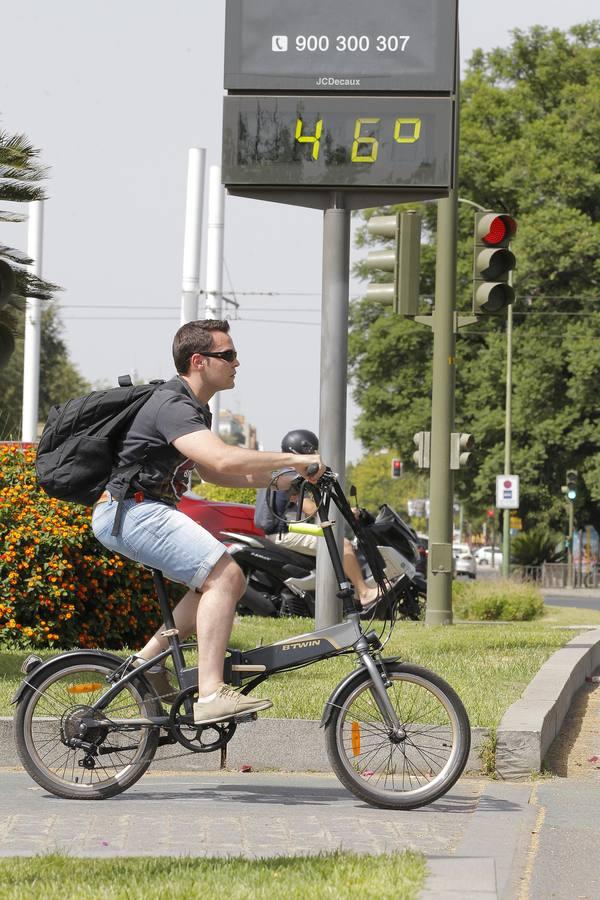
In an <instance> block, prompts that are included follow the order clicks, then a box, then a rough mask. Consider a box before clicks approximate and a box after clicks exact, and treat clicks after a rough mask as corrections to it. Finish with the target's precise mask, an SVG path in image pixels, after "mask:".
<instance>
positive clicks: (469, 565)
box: [452, 544, 477, 578]
mask: <svg viewBox="0 0 600 900" xmlns="http://www.w3.org/2000/svg"><path fill="white" fill-rule="evenodd" d="M452 555H453V557H454V572H455V574H456V575H466V576H467V577H468V578H475V577H476V576H477V563H476V562H475V557H474V556H473V554H472V553H471V548H470V547H469V545H468V544H453V545H452Z"/></svg>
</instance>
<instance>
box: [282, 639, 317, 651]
mask: <svg viewBox="0 0 600 900" xmlns="http://www.w3.org/2000/svg"><path fill="white" fill-rule="evenodd" d="M320 646H321V641H296V642H295V643H294V644H282V646H281V649H282V650H302V649H303V648H304V647H320Z"/></svg>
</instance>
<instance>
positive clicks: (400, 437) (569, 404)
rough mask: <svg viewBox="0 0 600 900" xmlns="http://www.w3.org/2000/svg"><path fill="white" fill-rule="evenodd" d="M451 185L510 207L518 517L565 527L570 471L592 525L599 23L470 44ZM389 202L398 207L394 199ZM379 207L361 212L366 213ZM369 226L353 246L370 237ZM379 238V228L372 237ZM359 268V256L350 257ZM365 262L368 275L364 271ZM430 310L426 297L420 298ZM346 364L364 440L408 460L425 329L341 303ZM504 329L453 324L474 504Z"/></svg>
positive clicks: (499, 464)
mask: <svg viewBox="0 0 600 900" xmlns="http://www.w3.org/2000/svg"><path fill="white" fill-rule="evenodd" d="M461 91H462V94H461V129H460V156H459V196H460V197H461V198H466V199H469V200H472V201H474V202H476V203H478V204H480V205H482V206H484V207H486V208H488V209H492V210H497V211H505V212H508V213H510V214H512V215H514V216H515V217H516V218H517V220H518V224H519V230H518V234H517V236H516V239H515V240H514V243H513V250H514V252H515V255H516V257H517V271H516V272H515V278H514V284H515V289H516V293H517V300H516V302H515V304H514V307H513V310H514V333H513V427H512V451H513V454H512V455H513V465H512V469H513V473H514V474H519V475H520V476H521V508H520V514H521V515H522V516H523V517H524V518H525V522H526V526H529V527H532V526H534V525H536V524H542V525H546V526H549V527H552V528H559V529H562V528H563V526H564V518H565V512H564V500H563V498H562V495H561V491H560V488H561V485H562V484H564V480H565V474H566V471H567V469H571V468H572V469H576V470H577V471H578V473H579V476H580V490H579V496H578V501H577V508H576V518H577V520H578V522H579V523H581V524H583V523H584V522H587V523H591V524H594V525H595V526H596V528H598V527H599V526H600V504H599V501H600V404H599V403H598V392H597V388H596V385H597V381H598V372H599V371H600V340H599V338H600V255H599V254H598V247H599V246H600V22H591V23H588V24H585V25H579V26H576V27H573V28H571V29H570V30H569V31H567V32H563V31H560V30H558V29H546V28H542V27H535V28H532V29H531V30H530V31H528V32H522V31H518V30H517V31H514V32H513V34H512V42H511V44H510V46H509V47H507V48H503V49H496V50H493V51H492V52H489V53H484V52H483V51H476V52H475V53H474V54H473V56H472V58H471V60H470V62H469V65H468V68H467V73H466V76H465V78H464V79H463V83H462V87H461ZM394 209H396V208H394ZM374 212H378V213H379V212H381V211H380V210H377V211H376V210H367V211H365V213H364V216H365V218H369V217H370V215H372V214H373V213H374ZM423 212H424V216H425V222H426V227H427V242H426V243H425V245H424V247H423V255H422V280H421V295H422V297H425V298H427V297H432V295H433V281H434V264H435V205H434V204H424V206H423ZM371 240H372V239H370V238H369V237H368V236H367V234H366V227H365V228H363V230H362V232H361V233H360V236H359V243H363V244H366V243H368V242H370V241H371ZM380 241H381V239H378V242H380ZM472 260H473V209H472V208H471V207H467V206H466V205H462V204H461V206H460V213H459V250H458V260H457V267H458V293H457V306H458V308H459V310H461V311H463V312H470V310H471V289H472ZM359 271H360V267H359ZM363 274H364V272H363ZM423 311H425V310H423ZM350 362H351V372H352V376H353V384H354V394H355V398H356V400H357V402H358V404H359V406H360V408H361V414H360V416H359V420H358V427H357V433H358V436H359V437H360V438H361V440H362V441H363V443H364V444H365V446H366V447H367V448H368V449H369V450H379V449H381V448H384V447H389V448H394V450H395V451H396V452H397V453H398V454H399V455H401V456H402V458H403V459H405V460H409V459H411V457H412V450H413V449H414V448H413V444H412V435H413V433H414V432H416V431H420V430H424V429H428V428H429V427H430V416H431V400H430V396H431V363H432V335H431V332H430V331H429V329H426V328H424V327H422V326H421V325H418V324H415V323H414V322H412V321H411V320H406V319H402V318H400V317H398V316H394V315H393V314H392V313H389V312H385V311H384V309H383V308H382V307H381V306H380V305H378V304H376V303H373V302H372V301H369V302H367V301H366V300H361V301H358V302H356V303H354V304H353V305H352V312H351V332H350ZM505 368H506V332H505V321H504V319H503V318H502V317H492V316H480V317H479V319H478V322H477V324H476V325H474V326H471V327H469V328H467V329H463V330H462V331H461V332H460V334H459V336H458V337H457V384H456V430H457V431H468V432H472V433H473V434H474V435H475V438H476V441H477V451H476V452H475V454H474V456H475V460H476V461H475V465H474V467H473V468H472V469H471V470H461V472H460V473H457V478H456V490H457V493H458V494H459V496H461V498H462V499H464V500H465V502H466V504H467V509H468V511H469V512H470V514H471V517H472V518H473V519H475V518H476V517H477V515H478V513H479V514H483V511H484V509H485V508H486V507H487V506H490V505H493V502H494V495H495V475H497V474H501V473H502V472H503V469H504V407H505V377H506V374H505Z"/></svg>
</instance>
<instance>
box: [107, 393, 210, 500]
mask: <svg viewBox="0 0 600 900" xmlns="http://www.w3.org/2000/svg"><path fill="white" fill-rule="evenodd" d="M211 421H212V416H211V413H210V410H209V408H208V406H204V405H203V404H202V403H200V402H199V401H198V400H197V399H196V397H195V396H194V394H193V393H192V390H191V388H190V387H189V385H188V384H187V383H186V382H185V381H184V380H183V379H182V378H180V377H179V376H176V377H175V378H172V379H171V380H170V381H167V382H165V384H164V385H163V386H162V387H160V388H158V389H157V390H156V391H155V392H154V394H153V395H152V396H151V397H150V399H149V400H148V401H147V402H146V403H145V404H144V406H142V408H141V409H140V411H139V412H138V414H137V415H136V416H135V418H134V420H133V422H132V423H131V425H130V427H129V430H128V431H127V433H126V434H125V437H124V438H123V440H122V442H121V445H120V447H119V450H118V453H117V467H120V466H130V465H131V464H133V463H136V462H138V461H140V460H143V466H142V469H141V470H140V472H139V473H138V474H137V475H136V476H135V478H134V479H133V480H132V482H131V487H130V490H129V491H128V495H131V494H133V493H135V492H136V491H143V493H144V494H145V495H147V496H149V497H153V498H155V499H156V500H163V501H164V502H165V503H169V504H172V505H174V504H175V503H176V502H177V500H178V499H179V498H180V497H181V495H182V494H183V493H184V492H185V491H187V490H188V489H189V485H190V478H191V472H192V469H193V468H194V465H195V463H194V462H192V460H191V459H187V457H185V456H184V455H183V454H182V453H180V452H179V450H176V449H175V447H174V446H173V444H172V442H173V441H174V440H176V439H177V438H178V437H181V436H182V435H184V434H191V432H193V431H204V430H210V426H211ZM124 480H126V478H125V476H121V475H120V473H119V471H118V468H114V469H113V471H112V474H111V477H110V481H109V482H108V484H107V485H106V488H107V490H109V491H110V492H111V493H112V494H116V495H117V496H118V495H119V493H120V490H121V489H122V487H123V482H124Z"/></svg>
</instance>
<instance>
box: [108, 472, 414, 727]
mask: <svg viewBox="0 0 600 900" xmlns="http://www.w3.org/2000/svg"><path fill="white" fill-rule="evenodd" d="M332 478H333V479H334V480H333V481H332V482H331V483H332V484H337V481H336V480H335V477H334V476H332ZM341 496H342V498H343V500H345V498H344V497H343V494H342V495H341ZM324 497H325V499H324V502H322V503H320V505H319V518H320V520H321V528H322V529H323V537H324V539H325V542H326V544H327V549H328V551H329V555H330V558H331V561H332V563H333V567H334V570H335V574H336V579H337V582H338V585H339V589H340V590H339V592H338V597H340V599H341V600H342V604H343V610H344V614H345V616H344V621H343V622H342V623H340V624H338V625H330V626H329V627H327V628H321V629H318V630H316V631H311V632H307V633H305V634H300V635H295V636H293V637H290V638H286V639H284V640H282V641H276V642H275V643H273V644H267V645H265V646H260V647H255V648H253V649H251V650H234V649H229V650H228V655H227V656H226V658H225V667H224V678H225V681H226V682H227V683H229V684H232V685H234V686H236V687H239V686H240V685H241V684H242V682H243V681H244V679H251V680H250V681H249V683H247V684H246V685H245V686H244V687H243V689H242V690H243V692H244V693H246V692H249V691H250V690H252V688H254V687H255V686H256V685H258V684H260V683H261V682H262V681H264V680H265V679H266V678H268V677H269V676H270V675H273V674H275V673H277V672H285V671H289V670H292V669H295V668H299V667H303V666H306V665H310V664H312V663H315V662H319V661H321V660H324V659H329V658H330V657H333V656H340V655H343V654H347V653H352V652H354V653H356V654H357V655H358V657H359V659H360V661H361V663H362V665H363V667H364V668H365V669H366V670H367V671H368V672H369V675H370V676H371V679H372V681H373V691H374V694H375V699H376V702H377V705H378V707H379V709H380V712H381V714H382V715H383V716H384V718H385V720H386V722H387V723H388V725H389V726H390V727H392V728H398V727H399V722H398V719H397V716H396V713H395V711H394V708H393V706H392V705H391V704H390V702H389V700H388V697H387V693H386V682H385V678H384V677H382V674H381V671H380V670H379V669H378V667H377V664H376V662H375V660H374V659H373V655H372V654H373V652H375V653H376V652H377V651H379V650H380V649H381V643H380V641H379V638H378V636H377V635H376V634H375V632H369V633H368V634H365V633H364V632H363V630H362V628H361V625H360V617H359V613H358V610H357V608H356V605H355V600H354V589H353V587H352V584H351V583H350V582H348V581H347V579H346V575H345V573H344V568H343V564H342V560H341V557H340V553H339V550H338V547H337V544H336V541H335V537H334V535H333V524H334V523H333V522H331V521H328V517H327V513H328V506H329V501H330V499H331V489H329V492H324ZM334 500H335V502H336V505H337V506H338V509H339V510H340V512H341V514H342V515H343V516H344V518H346V520H347V521H350V520H349V518H348V514H347V512H346V511H345V510H344V509H343V508H342V506H341V502H340V499H339V497H336V498H334ZM346 503H347V501H346ZM350 524H351V525H352V527H353V528H354V529H355V530H356V526H355V524H354V522H352V521H350ZM151 571H152V576H153V579H154V585H155V588H156V592H157V595H158V600H159V604H160V609H161V613H162V616H163V622H164V624H165V631H164V632H163V634H164V635H165V636H166V637H167V639H168V641H169V647H168V648H167V649H166V650H163V651H162V652H161V653H159V654H157V655H156V656H154V657H153V658H152V659H150V660H147V661H145V662H144V663H142V665H140V666H137V667H136V668H135V669H132V670H131V671H129V672H127V674H124V675H123V676H122V677H121V678H120V679H119V681H117V682H116V683H115V684H114V685H113V686H112V687H111V688H109V689H108V690H107V691H106V692H105V693H104V694H103V695H102V696H101V697H100V698H99V699H98V700H97V701H96V703H95V704H94V705H93V707H91V709H92V710H93V711H94V712H100V711H102V710H103V709H105V708H106V707H107V706H108V705H109V703H110V702H111V701H112V699H113V698H114V697H115V696H116V695H117V694H118V693H119V692H120V691H121V690H122V688H123V686H124V685H125V684H126V683H127V682H129V681H131V680H133V679H134V678H136V677H137V676H139V675H143V673H144V672H145V671H146V670H147V669H150V668H151V667H152V666H155V665H156V664H157V663H158V662H161V661H162V660H164V659H165V658H166V657H168V656H172V658H173V664H174V668H175V672H176V674H177V679H178V682H179V685H180V688H181V690H182V691H183V690H186V689H188V688H191V687H193V686H194V685H195V684H196V681H197V675H198V670H197V668H195V667H194V668H187V667H186V665H185V658H184V655H183V650H184V649H187V648H190V647H192V646H193V644H180V642H179V640H178V637H177V634H178V633H177V629H176V627H175V622H174V620H173V613H172V610H171V607H170V604H169V599H168V595H167V588H166V585H165V580H164V577H163V575H162V572H160V571H159V570H157V569H151ZM124 665H126V664H124ZM191 702H192V701H191V699H187V700H186V701H185V706H186V711H187V712H188V713H189V714H191V711H192V710H191ZM167 721H168V717H163V716H161V717H154V718H152V717H151V718H149V719H148V724H157V725H162V724H165V722H167Z"/></svg>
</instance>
